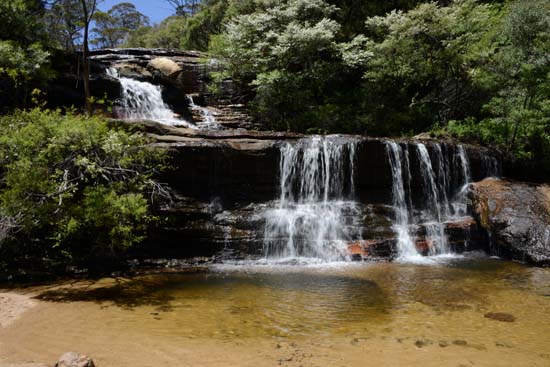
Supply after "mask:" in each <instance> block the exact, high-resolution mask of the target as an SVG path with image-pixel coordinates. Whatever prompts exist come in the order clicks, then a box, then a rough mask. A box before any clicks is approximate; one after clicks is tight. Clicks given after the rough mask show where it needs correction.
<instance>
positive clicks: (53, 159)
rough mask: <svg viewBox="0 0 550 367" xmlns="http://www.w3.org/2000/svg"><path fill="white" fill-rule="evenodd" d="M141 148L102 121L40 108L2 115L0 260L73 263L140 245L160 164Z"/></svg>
mask: <svg viewBox="0 0 550 367" xmlns="http://www.w3.org/2000/svg"><path fill="white" fill-rule="evenodd" d="M146 144H147V141H146V140H145V138H144V136H142V135H140V134H134V133H130V132H127V131H125V130H123V129H114V128H109V126H108V125H107V122H106V121H105V120H103V119H101V118H99V117H90V118H86V119H84V118H82V117H81V116H77V115H73V114H66V115H62V114H61V113H60V112H52V111H43V110H40V109H33V110H31V111H20V112H17V113H15V114H13V115H5V116H0V167H2V169H1V170H0V182H1V183H2V186H1V190H0V241H1V240H3V241H4V243H2V244H1V246H0V259H1V260H0V261H5V260H6V259H9V258H13V257H26V256H31V257H35V258H41V257H43V256H44V257H47V258H49V259H51V260H61V261H62V262H65V263H66V262H69V263H70V262H73V263H74V262H79V261H85V260H88V259H93V258H94V257H99V258H101V257H104V256H107V257H113V256H116V255H117V254H120V253H121V252H122V251H123V250H125V249H126V248H128V247H130V246H132V245H134V244H136V243H138V242H140V241H141V240H142V239H143V238H144V237H143V236H144V232H145V228H146V224H147V223H148V222H149V221H150V219H151V215H150V213H149V211H148V207H149V205H150V204H151V199H150V198H152V197H153V198H158V195H157V193H158V189H159V188H160V186H159V185H158V184H156V183H155V181H154V180H153V178H152V175H153V174H154V173H155V172H158V169H159V167H160V166H161V165H162V162H163V159H164V153H163V152H162V151H161V150H157V149H154V148H148V147H146ZM2 237H3V238H2Z"/></svg>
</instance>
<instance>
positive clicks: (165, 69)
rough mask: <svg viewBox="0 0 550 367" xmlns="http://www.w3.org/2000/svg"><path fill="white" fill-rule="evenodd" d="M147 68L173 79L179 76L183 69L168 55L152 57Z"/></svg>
mask: <svg viewBox="0 0 550 367" xmlns="http://www.w3.org/2000/svg"><path fill="white" fill-rule="evenodd" d="M147 68H148V69H149V70H153V71H158V72H160V73H161V74H162V75H163V76H166V77H169V78H173V79H175V78H177V77H178V75H179V74H180V73H181V72H182V70H183V69H182V68H181V66H179V65H178V64H177V63H176V62H175V61H173V60H171V59H169V58H167V57H157V58H154V59H152V60H151V61H149V63H148V64H147Z"/></svg>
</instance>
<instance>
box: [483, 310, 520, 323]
mask: <svg viewBox="0 0 550 367" xmlns="http://www.w3.org/2000/svg"><path fill="white" fill-rule="evenodd" d="M484 317H485V318H487V319H491V320H496V321H502V322H514V321H516V317H515V316H514V315H510V314H509V313H504V312H488V313H486V314H485V315H484Z"/></svg>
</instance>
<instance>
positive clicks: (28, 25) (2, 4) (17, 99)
mask: <svg viewBox="0 0 550 367" xmlns="http://www.w3.org/2000/svg"><path fill="white" fill-rule="evenodd" d="M43 11H44V8H43V6H42V3H41V2H40V1H33V0H14V1H0V19H2V22H0V112H1V111H2V110H5V109H7V108H11V107H13V106H16V105H20V104H26V103H28V97H29V95H28V94H29V91H30V90H32V89H33V87H32V85H33V81H34V82H35V83H34V84H38V85H39V84H40V83H41V82H42V81H44V80H46V79H47V77H48V76H49V75H48V74H49V73H48V72H49V70H48V68H47V66H48V57H49V52H48V51H46V47H45V42H46V34H45V31H44V29H43V27H42V26H41V21H40V17H41V16H42V14H43Z"/></svg>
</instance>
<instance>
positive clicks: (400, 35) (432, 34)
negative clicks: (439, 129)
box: [357, 0, 496, 134]
mask: <svg viewBox="0 0 550 367" xmlns="http://www.w3.org/2000/svg"><path fill="white" fill-rule="evenodd" d="M495 13H496V9H495V8H493V7H492V6H490V5H486V4H478V3H477V2H476V1H473V0H460V1H455V2H452V3H451V4H450V5H449V6H440V5H438V4H436V3H423V4H420V5H419V6H417V7H416V8H414V9H412V10H410V11H407V12H403V11H392V12H391V13H388V14H387V15H385V16H375V17H371V18H369V19H368V20H367V21H366V32H365V35H359V36H357V41H359V40H361V39H362V40H363V47H362V48H359V51H360V52H361V51H370V53H371V55H372V57H369V58H367V59H365V61H366V63H365V64H364V69H365V74H364V80H365V86H364V93H365V94H366V96H367V100H369V101H371V102H370V103H371V106H370V107H369V109H370V110H371V114H372V118H371V119H370V120H371V122H372V123H373V124H379V123H380V122H383V124H384V126H383V128H384V129H385V131H382V133H383V134H387V133H388V132H389V131H391V132H393V133H394V134H395V133H396V132H400V133H406V132H408V131H423V130H426V129H429V128H431V127H432V126H434V125H440V126H444V125H446V124H447V122H448V121H449V120H452V119H459V118H464V117H466V116H468V115H469V114H475V113H478V112H479V109H480V108H481V105H482V104H483V96H482V95H480V94H479V93H480V91H479V90H478V89H477V88H476V86H474V85H473V80H472V75H474V74H475V70H476V68H477V67H478V65H479V64H480V63H482V62H483V58H484V57H485V56H484V54H483V53H484V52H485V51H486V49H484V47H485V46H487V49H490V48H489V47H490V45H482V43H483V42H484V41H485V39H486V37H487V35H488V34H489V33H490V32H491V30H492V29H493V24H492V22H493V20H494V19H495V17H494V14H495Z"/></svg>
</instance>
